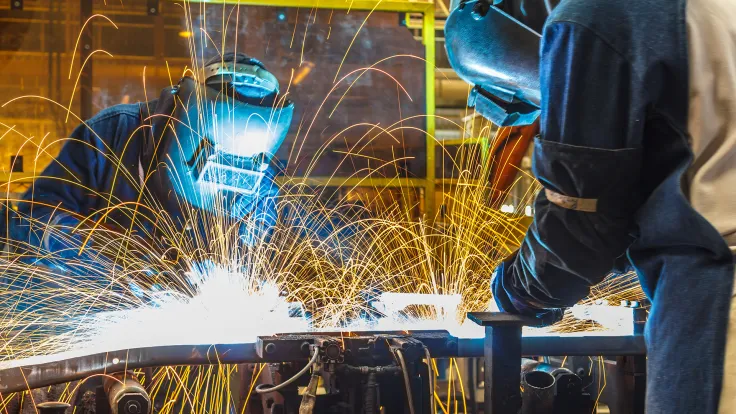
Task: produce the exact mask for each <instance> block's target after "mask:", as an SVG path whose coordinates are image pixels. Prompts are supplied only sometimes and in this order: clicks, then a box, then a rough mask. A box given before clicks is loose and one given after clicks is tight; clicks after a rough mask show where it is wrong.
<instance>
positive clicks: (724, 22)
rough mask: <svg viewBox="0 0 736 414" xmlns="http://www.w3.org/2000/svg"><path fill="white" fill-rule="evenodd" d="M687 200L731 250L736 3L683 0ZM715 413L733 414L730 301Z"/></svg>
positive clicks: (735, 390) (735, 182)
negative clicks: (686, 47) (689, 164)
mask: <svg viewBox="0 0 736 414" xmlns="http://www.w3.org/2000/svg"><path fill="white" fill-rule="evenodd" d="M687 29H688V43H689V46H690V50H689V52H690V53H689V55H690V113H689V120H688V129H689V132H690V136H691V138H692V142H691V144H692V149H693V153H694V154H695V161H694V163H693V165H692V167H691V168H690V171H689V174H688V184H689V191H688V193H689V197H690V201H691V203H692V204H693V207H695V209H696V210H698V212H699V213H701V214H702V215H703V216H705V218H707V219H708V221H710V222H711V223H712V224H713V226H715V227H716V229H717V230H718V231H719V232H720V233H721V235H723V237H724V238H725V239H726V241H727V242H728V244H729V246H730V247H731V251H732V252H733V253H734V254H736V2H734V1H733V0H688V9H687ZM719 412H720V413H722V414H726V413H729V414H730V413H735V412H736V308H735V307H734V303H733V302H732V304H731V318H730V321H729V328H728V338H727V344H726V358H725V367H724V379H723V389H722V391H721V403H720V406H719Z"/></svg>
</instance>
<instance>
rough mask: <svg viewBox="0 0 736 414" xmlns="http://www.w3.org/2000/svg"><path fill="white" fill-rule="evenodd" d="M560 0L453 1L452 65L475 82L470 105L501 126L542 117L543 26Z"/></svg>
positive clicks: (447, 39)
mask: <svg viewBox="0 0 736 414" xmlns="http://www.w3.org/2000/svg"><path fill="white" fill-rule="evenodd" d="M557 3H559V0H470V1H469V0H453V2H452V11H451V13H450V16H449V17H448V18H447V23H446V25H445V42H446V43H445V45H446V48H447V56H448V59H449V61H450V65H451V66H452V68H453V69H455V71H456V72H457V73H458V75H459V76H460V77H461V78H462V79H463V80H465V81H466V82H468V83H470V84H471V85H473V86H474V87H473V90H472V91H471V94H470V97H469V99H468V105H469V106H471V107H474V108H475V110H476V112H478V113H479V114H481V115H482V116H483V117H485V118H487V119H489V120H490V121H492V122H493V123H495V124H496V125H499V126H519V125H529V124H532V123H534V121H535V120H536V119H537V118H538V117H539V114H540V101H541V94H540V88H539V46H540V40H541V33H542V28H543V27H544V23H545V21H546V19H547V16H548V15H549V13H550V12H551V10H552V8H553V7H554V6H555V5H556V4H557Z"/></svg>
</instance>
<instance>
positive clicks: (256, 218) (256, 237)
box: [239, 168, 279, 246]
mask: <svg viewBox="0 0 736 414" xmlns="http://www.w3.org/2000/svg"><path fill="white" fill-rule="evenodd" d="M278 195H279V188H278V185H276V182H275V176H274V173H273V170H272V169H271V168H269V169H268V170H266V175H265V176H264V177H263V179H262V180H261V183H260V185H259V186H258V192H257V193H256V195H255V196H254V197H253V199H252V200H251V202H250V205H248V206H247V207H244V208H240V209H239V210H240V211H241V214H242V217H241V219H242V221H241V223H240V228H239V236H240V240H241V242H242V243H243V244H244V245H245V246H255V245H256V244H257V243H259V242H264V241H268V238H269V236H270V235H271V230H272V229H273V227H274V226H275V225H276V221H277V219H278V211H277V200H278ZM248 214H250V217H247V215H248Z"/></svg>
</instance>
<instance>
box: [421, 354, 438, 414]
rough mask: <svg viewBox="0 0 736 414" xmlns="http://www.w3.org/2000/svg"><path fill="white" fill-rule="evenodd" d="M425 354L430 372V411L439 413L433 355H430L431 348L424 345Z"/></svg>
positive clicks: (431, 413)
mask: <svg viewBox="0 0 736 414" xmlns="http://www.w3.org/2000/svg"><path fill="white" fill-rule="evenodd" d="M424 355H426V358H427V372H428V373H429V412H430V414H437V401H435V400H434V387H435V385H434V370H433V369H432V356H431V355H429V348H427V347H426V346H425V347H424Z"/></svg>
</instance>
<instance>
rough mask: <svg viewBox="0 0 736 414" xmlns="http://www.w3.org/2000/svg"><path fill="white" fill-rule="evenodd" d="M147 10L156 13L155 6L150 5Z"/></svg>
mask: <svg viewBox="0 0 736 414" xmlns="http://www.w3.org/2000/svg"><path fill="white" fill-rule="evenodd" d="M148 11H149V12H151V14H153V13H156V8H155V7H151V8H150V9H149V10H148Z"/></svg>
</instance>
